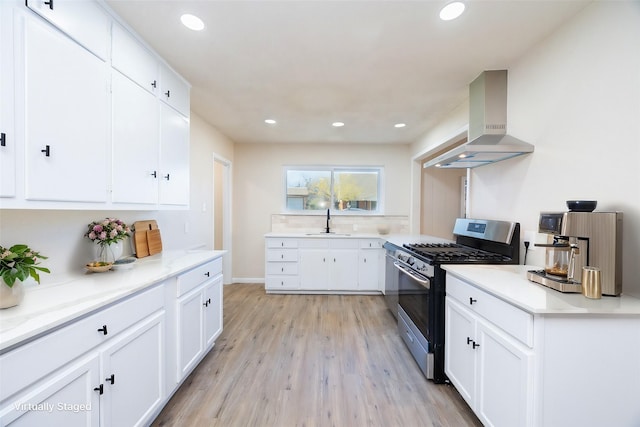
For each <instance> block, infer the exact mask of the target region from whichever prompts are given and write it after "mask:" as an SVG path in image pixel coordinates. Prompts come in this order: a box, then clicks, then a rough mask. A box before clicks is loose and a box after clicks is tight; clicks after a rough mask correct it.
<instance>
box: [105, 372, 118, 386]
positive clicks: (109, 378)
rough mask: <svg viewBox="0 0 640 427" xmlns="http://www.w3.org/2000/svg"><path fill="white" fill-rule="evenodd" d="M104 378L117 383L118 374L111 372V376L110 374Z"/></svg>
mask: <svg viewBox="0 0 640 427" xmlns="http://www.w3.org/2000/svg"><path fill="white" fill-rule="evenodd" d="M104 380H105V381H109V382H110V383H111V384H115V383H116V375H115V374H111V375H110V376H108V377H107V378H105V379H104Z"/></svg>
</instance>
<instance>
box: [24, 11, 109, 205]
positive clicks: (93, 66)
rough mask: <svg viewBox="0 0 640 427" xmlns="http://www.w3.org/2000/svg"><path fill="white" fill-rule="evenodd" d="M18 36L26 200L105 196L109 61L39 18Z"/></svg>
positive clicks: (26, 24) (26, 20)
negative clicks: (21, 48)
mask: <svg viewBox="0 0 640 427" xmlns="http://www.w3.org/2000/svg"><path fill="white" fill-rule="evenodd" d="M23 37H24V58H23V61H24V62H23V63H22V66H23V67H24V93H23V98H22V99H23V100H24V135H25V168H26V171H25V172H26V174H25V175H26V178H25V180H26V181H25V196H26V199H28V200H50V201H76V202H106V201H107V164H108V162H107V159H108V157H109V153H108V146H107V135H108V118H109V110H108V105H109V98H108V93H107V92H108V87H107V82H108V79H107V66H106V65H105V63H104V62H103V61H102V60H100V59H98V58H97V57H96V56H94V55H92V54H91V53H89V52H88V51H87V50H86V49H84V48H82V47H81V46H80V45H78V44H77V43H75V42H73V41H72V40H70V39H69V38H67V37H66V36H64V35H63V34H61V33H60V32H58V31H57V30H55V29H53V28H51V26H49V25H47V24H45V23H44V22H42V21H40V20H39V19H36V18H32V17H28V16H25V18H24V34H23Z"/></svg>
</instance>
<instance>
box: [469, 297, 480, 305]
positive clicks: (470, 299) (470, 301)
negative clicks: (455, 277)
mask: <svg viewBox="0 0 640 427" xmlns="http://www.w3.org/2000/svg"><path fill="white" fill-rule="evenodd" d="M474 302H478V300H477V299H473V298H472V297H469V305H473V303H474Z"/></svg>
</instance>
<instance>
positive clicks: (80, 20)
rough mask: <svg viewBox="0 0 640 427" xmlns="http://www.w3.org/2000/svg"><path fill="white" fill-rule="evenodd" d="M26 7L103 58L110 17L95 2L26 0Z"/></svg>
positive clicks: (105, 52)
mask: <svg viewBox="0 0 640 427" xmlns="http://www.w3.org/2000/svg"><path fill="white" fill-rule="evenodd" d="M26 5H27V7H29V8H30V9H31V10H33V11H34V12H36V13H37V14H38V15H40V16H42V17H43V18H44V19H46V20H47V21H49V22H51V23H52V24H53V25H55V26H56V27H58V28H59V29H60V30H62V31H63V32H64V33H66V34H67V35H68V36H69V37H71V38H72V39H74V40H75V41H76V42H78V43H80V44H81V45H82V46H84V47H85V48H86V49H88V50H89V51H91V52H93V53H94V54H95V55H97V56H98V57H100V58H102V59H104V60H106V59H107V52H108V43H109V24H110V19H109V17H108V15H107V14H106V13H105V11H104V10H102V9H101V8H100V6H98V3H96V2H92V1H78V0H27V1H26Z"/></svg>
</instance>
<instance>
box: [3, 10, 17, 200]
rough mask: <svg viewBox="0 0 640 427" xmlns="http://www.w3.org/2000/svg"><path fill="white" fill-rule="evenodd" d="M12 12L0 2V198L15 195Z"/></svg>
mask: <svg viewBox="0 0 640 427" xmlns="http://www.w3.org/2000/svg"><path fill="white" fill-rule="evenodd" d="M12 57H13V11H12V9H11V8H10V7H8V5H7V4H6V3H5V2H0V93H2V96H0V197H14V196H15V195H16V135H15V130H14V104H13V90H14V89H13V88H14V80H13V64H12V63H11V61H9V58H12Z"/></svg>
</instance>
